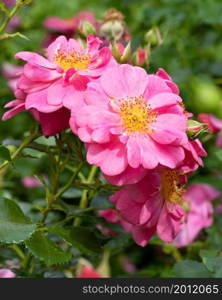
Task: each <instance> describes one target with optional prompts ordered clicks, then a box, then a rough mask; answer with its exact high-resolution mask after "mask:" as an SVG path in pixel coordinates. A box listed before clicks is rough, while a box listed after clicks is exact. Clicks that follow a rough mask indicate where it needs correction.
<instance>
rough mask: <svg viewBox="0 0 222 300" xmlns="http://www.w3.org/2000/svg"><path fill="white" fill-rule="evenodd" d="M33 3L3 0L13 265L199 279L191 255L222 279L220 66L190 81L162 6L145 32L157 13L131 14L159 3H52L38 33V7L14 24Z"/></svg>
mask: <svg viewBox="0 0 222 300" xmlns="http://www.w3.org/2000/svg"><path fill="white" fill-rule="evenodd" d="M29 2H30V1H25V2H24V1H22V0H18V1H17V2H16V3H14V2H13V1H12V2H10V1H5V2H4V4H2V5H1V8H2V14H3V16H4V20H3V22H2V24H1V25H0V43H1V46H2V47H3V51H2V52H3V53H4V55H3V59H2V62H3V65H2V79H1V80H2V81H4V88H3V89H2V91H1V92H0V97H1V99H3V101H2V109H3V110H2V117H1V119H2V121H1V128H2V130H1V132H2V136H1V146H0V159H1V161H0V188H1V191H0V268H1V269H0V271H1V270H2V276H1V274H0V277H73V278H74V277H79V278H82V277H115V276H117V277H119V276H122V275H123V276H126V275H129V274H130V273H133V274H134V275H135V276H146V277H157V276H160V277H172V276H181V277H188V276H189V270H187V268H185V269H184V267H183V266H184V265H186V264H187V260H188V261H190V260H199V261H198V262H196V263H199V264H204V265H203V266H202V268H204V269H206V273H207V274H208V275H209V277H214V276H215V277H218V272H219V270H216V269H214V270H212V269H209V266H208V263H207V262H208V259H211V258H212V257H213V258H214V259H218V263H219V262H220V260H221V254H220V253H221V252H220V251H221V239H222V238H221V234H222V233H221V228H220V227H221V226H220V224H221V215H220V206H221V203H220V197H221V192H220V190H221V187H220V185H221V172H220V166H221V164H222V153H221V149H220V147H221V142H220V141H221V129H222V125H221V124H222V121H221V120H220V118H221V113H220V109H221V105H220V104H221V103H220V100H218V99H220V96H221V95H220V86H219V84H218V85H216V84H217V82H220V81H219V80H216V79H218V78H215V77H217V76H214V75H213V74H210V76H211V77H212V78H211V81H212V82H213V80H214V79H215V82H213V83H211V84H197V82H199V81H200V80H201V79H198V80H197V76H198V74H195V77H194V76H193V75H192V74H191V71H189V72H190V74H189V75H190V76H189V79H191V80H190V81H191V82H190V83H189V82H188V79H187V78H186V76H187V74H186V72H185V71H184V72H183V70H184V68H185V66H181V65H180V64H181V63H182V62H181V59H180V58H177V59H176V60H175V61H176V63H175V67H174V69H173V67H172V64H170V62H172V57H173V56H174V54H173V53H172V51H171V50H172V49H171V48H170V47H171V42H172V41H173V38H168V37H167V36H166V35H165V30H166V29H164V27H162V26H161V22H160V21H158V22H159V23H158V22H157V23H156V22H155V18H154V19H152V18H151V20H152V23H151V24H148V25H149V26H148V28H146V30H144V29H143V31H144V32H143V33H144V37H140V44H139V43H138V41H137V35H138V32H137V31H136V30H137V29H139V28H143V25H145V24H143V23H142V21H141V20H137V23H136V24H137V28H136V29H135V28H132V32H130V30H131V26H130V22H127V21H128V20H127V18H130V11H131V9H132V11H133V7H134V6H135V7H134V8H136V9H138V11H139V10H141V9H142V10H143V13H144V14H145V15H149V14H150V12H148V11H147V10H146V9H147V8H146V4H145V2H144V7H143V8H140V9H139V8H138V7H137V6H136V5H135V4H133V5H132V7H128V9H129V12H128V15H127V16H126V17H127V18H126V19H125V16H124V15H123V14H122V13H121V12H120V11H119V10H117V9H114V8H112V9H109V10H107V11H106V12H105V7H103V10H104V11H103V13H104V15H103V17H102V19H101V18H97V17H96V15H95V14H94V13H93V12H91V11H88V10H86V11H78V13H76V14H73V15H72V16H68V14H67V15H66V18H62V17H59V16H57V14H56V13H55V15H54V16H52V15H49V13H48V12H47V11H46V12H45V13H44V17H43V18H42V19H41V22H40V21H39V20H36V24H35V19H34V18H33V21H30V22H31V23H30V25H29V26H30V27H31V26H33V30H34V31H35V30H36V32H38V30H39V33H41V39H37V40H38V41H37V40H35V38H34V34H33V32H31V33H32V34H30V35H29V33H30V32H29V29H27V28H28V25H27V24H28V23H27V22H28V21H27V19H26V18H24V27H22V26H23V25H22V24H20V25H19V26H20V27H21V28H20V27H18V29H19V32H13V31H11V28H9V26H8V25H10V24H11V22H12V20H13V18H15V17H16V16H15V13H16V12H18V11H19V12H20V14H23V13H24V11H26V10H28V11H31V12H33V15H34V16H38V9H41V4H39V3H38V4H37V3H36V2H33V3H31V4H30V3H29ZM151 2H152V1H151ZM50 3H51V2H50V1H49V4H50ZM68 3H70V5H71V1H70V2H69V1H68ZM172 3H174V1H173V2H172ZM29 4H30V5H29ZM50 5H52V6H53V5H55V9H57V8H56V4H50ZM50 5H49V7H50ZM64 5H67V4H64ZM73 5H74V4H73ZM214 5H215V7H216V4H214ZM92 6H93V4H92ZM120 6H121V5H120ZM155 6H156V4H154V3H152V4H151V11H152V9H155ZM184 6H185V8H186V9H189V5H187V4H184ZM53 7H54V6H53ZM120 8H121V7H120ZM78 9H79V7H78ZM156 9H158V7H157V8H156ZM169 9H172V10H173V9H174V6H173V4H171V6H169ZM36 10H37V12H36ZM10 11H12V13H10ZM132 11H131V13H132ZM4 14H5V15H4ZM35 14H36V15H35ZM131 17H132V16H131ZM156 18H157V20H158V17H157V16H156ZM37 19H38V18H37ZM144 20H145V19H144ZM32 22H33V24H32ZM38 22H40V24H41V25H40V24H39V23H38ZM144 22H145V21H144ZM154 24H159V25H158V26H157V25H156V26H154ZM164 24H165V25H166V26H168V27H169V28H170V26H172V25H171V23H170V21H169V20H168V19H167V20H165V23H164ZM35 25H36V26H37V27H38V28H40V29H36V28H35ZM146 25H147V24H146ZM193 26H194V25H193ZM189 30H191V29H190V28H189V27H188V28H187V34H188V33H190V31H189ZM43 31H44V32H45V35H42V32H43ZM26 33H27V34H28V35H29V36H28V38H29V39H28V40H26V39H24V38H25V36H24V35H25V34H26ZM138 36H139V35H138ZM9 38H11V39H9ZM22 38H23V40H22ZM16 39H18V40H19V41H21V40H22V41H23V44H22V43H21V44H20V42H19V43H18V45H17V44H16V41H15V40H16ZM180 41H181V40H180ZM184 43H185V42H184ZM164 47H165V48H164ZM167 47H168V48H167ZM10 49H11V50H10ZM164 49H165V50H166V49H167V50H166V55H165V54H164ZM10 51H11V52H10ZM161 51H163V52H161ZM181 51H182V50H181ZM158 52H159V54H158ZM13 57H14V58H16V60H15V59H14V58H13ZM185 57H187V60H188V61H189V59H191V58H189V55H188V54H187V56H185ZM157 58H158V59H157ZM168 59H169V64H168V63H166V61H167V60H168ZM191 60H192V59H191ZM193 60H194V61H195V59H194V58H193ZM185 65H186V64H185ZM190 69H191V70H195V71H196V70H198V68H197V66H196V61H195V63H194V65H193V66H190ZM154 70H155V71H154ZM195 71H194V72H195ZM180 72H181V74H182V75H180ZM201 72H203V71H202V70H199V73H201ZM171 73H172V75H171ZM196 73H198V72H197V71H196ZM206 73H207V72H206ZM208 75H209V74H208ZM199 76H200V77H201V75H200V74H199ZM221 76H222V74H221ZM181 78H182V79H181ZM203 82H205V81H204V80H203ZM180 86H181V90H180V88H179V87H180ZM210 86H211V88H210ZM212 86H213V87H212ZM203 87H204V88H203ZM202 88H203V90H200V89H202ZM206 90H208V92H206ZM192 91H195V92H194V93H193V92H192ZM212 91H214V92H213V93H212ZM215 93H216V95H215ZM198 95H202V96H203V95H205V96H204V97H202V96H201V102H200V103H201V104H198V97H199V96H198ZM206 95H207V96H208V97H209V99H206ZM189 97H190V98H189ZM192 97H194V98H195V99H192ZM203 98H204V100H203ZM213 99H216V100H217V101H216V102H214V103H213V105H214V106H215V105H216V108H215V107H214V111H213V112H212V111H209V114H208V111H207V108H206V107H208V106H207V105H208V103H206V102H207V101H209V102H210V104H211V101H213ZM221 99H222V96H221ZM204 103H206V107H203V105H204ZM3 107H4V108H3ZM193 108H195V110H194V111H193ZM197 120H198V121H197ZM215 141H216V142H215ZM147 257H149V259H147ZM123 262H127V263H123ZM126 265H127V266H128V265H129V266H130V268H128V267H125V266H126ZM128 270H133V271H132V272H131V271H128ZM184 270H185V271H186V270H187V271H186V272H185V271H184ZM220 270H221V269H220ZM192 274H193V273H192ZM200 275H201V274H198V273H197V274H196V276H200Z"/></svg>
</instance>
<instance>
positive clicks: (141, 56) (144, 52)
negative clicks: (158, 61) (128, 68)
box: [133, 48, 149, 67]
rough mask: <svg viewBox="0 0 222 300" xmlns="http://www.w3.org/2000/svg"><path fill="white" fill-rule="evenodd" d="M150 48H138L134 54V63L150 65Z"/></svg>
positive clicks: (141, 65) (140, 65)
mask: <svg viewBox="0 0 222 300" xmlns="http://www.w3.org/2000/svg"><path fill="white" fill-rule="evenodd" d="M148 56H149V50H148V49H147V48H138V49H136V51H135V52H134V54H133V64H134V65H136V66H139V67H143V66H148V64H149V63H148Z"/></svg>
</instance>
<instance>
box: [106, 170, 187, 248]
mask: <svg viewBox="0 0 222 300" xmlns="http://www.w3.org/2000/svg"><path fill="white" fill-rule="evenodd" d="M183 183H184V177H183V176H181V175H180V173H179V171H177V170H170V169H166V168H164V169H163V168H161V169H159V170H155V171H150V172H149V173H148V174H147V176H146V177H145V178H144V179H143V180H141V181H140V182H139V183H136V184H132V185H126V186H125V187H124V188H123V189H121V190H120V191H118V192H116V193H115V194H114V195H112V196H111V197H110V200H111V201H112V202H114V203H115V205H116V209H117V211H118V212H119V215H120V217H121V218H122V219H123V220H125V221H126V222H128V223H129V224H131V226H132V227H131V229H130V230H129V231H130V232H131V233H132V236H133V238H134V240H135V242H136V243H137V244H138V245H140V246H143V247H144V246H145V245H146V244H147V242H148V241H149V239H150V238H151V237H152V236H153V234H154V233H155V232H157V234H158V236H159V238H160V239H162V240H163V241H165V242H172V241H173V239H174V238H175V237H176V235H177V234H178V232H179V231H180V230H181V224H182V222H183V217H184V215H185V212H184V210H183V209H182V207H181V206H180V204H182V195H183V192H184V188H183Z"/></svg>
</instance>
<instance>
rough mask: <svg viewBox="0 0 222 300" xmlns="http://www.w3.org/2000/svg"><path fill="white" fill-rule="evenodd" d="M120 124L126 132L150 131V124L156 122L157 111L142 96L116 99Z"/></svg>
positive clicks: (151, 130) (151, 129)
mask: <svg viewBox="0 0 222 300" xmlns="http://www.w3.org/2000/svg"><path fill="white" fill-rule="evenodd" d="M117 102H118V106H119V113H120V117H121V120H122V126H123V128H124V130H125V132H126V133H127V134H132V133H135V132H142V133H152V132H153V131H154V129H153V128H152V124H153V123H155V122H156V116H157V113H156V112H154V111H152V110H151V107H150V105H149V104H148V103H147V101H145V100H144V98H143V96H139V97H126V98H124V99H119V100H117Z"/></svg>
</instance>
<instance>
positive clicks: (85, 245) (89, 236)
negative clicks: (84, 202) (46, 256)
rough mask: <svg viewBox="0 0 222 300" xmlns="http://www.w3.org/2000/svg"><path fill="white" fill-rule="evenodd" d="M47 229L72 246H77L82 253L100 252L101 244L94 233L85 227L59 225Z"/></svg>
mask: <svg viewBox="0 0 222 300" xmlns="http://www.w3.org/2000/svg"><path fill="white" fill-rule="evenodd" d="M49 231H50V232H52V233H54V234H56V235H58V236H59V237H61V238H62V239H63V240H65V241H66V242H67V243H69V244H71V245H72V246H73V247H75V248H78V249H79V250H80V251H81V252H83V253H88V252H89V251H90V252H101V246H100V243H99V240H98V239H97V237H96V235H95V233H94V232H93V231H92V230H90V229H88V228H85V227H81V226H79V227H73V228H71V227H69V228H63V227H60V226H57V227H53V228H49Z"/></svg>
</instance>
